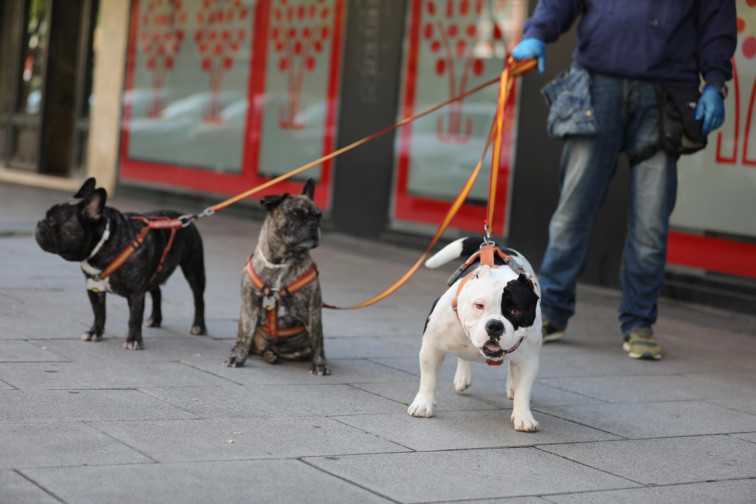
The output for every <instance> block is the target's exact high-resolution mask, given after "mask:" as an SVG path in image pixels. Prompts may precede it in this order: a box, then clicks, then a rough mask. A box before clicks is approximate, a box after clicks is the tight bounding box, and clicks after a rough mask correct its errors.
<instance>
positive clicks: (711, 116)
mask: <svg viewBox="0 0 756 504" xmlns="http://www.w3.org/2000/svg"><path fill="white" fill-rule="evenodd" d="M702 118H703V120H704V122H703V127H702V128H701V133H703V136H709V133H711V132H712V131H714V130H715V129H717V128H719V127H720V126H722V123H723V122H724V118H725V111H724V100H723V99H722V97H721V96H720V95H719V91H717V90H716V89H715V88H714V87H713V86H710V85H708V84H707V85H706V86H704V88H703V93H701V98H699V99H698V105H696V121H700V120H701V119H702Z"/></svg>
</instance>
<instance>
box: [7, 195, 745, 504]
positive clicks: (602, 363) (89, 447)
mask: <svg viewBox="0 0 756 504" xmlns="http://www.w3.org/2000/svg"><path fill="white" fill-rule="evenodd" d="M67 196H69V195H68V194H62V193H58V192H54V191H46V190H41V189H32V188H26V187H21V186H13V185H2V184H0V201H2V209H3V211H2V212H1V213H0V264H2V268H0V503H4V504H5V503H8V504H18V503H56V502H65V503H70V504H73V503H96V504H103V503H131V502H138V503H161V504H165V503H174V502H175V503H202V504H206V503H215V502H218V503H224V504H226V503H242V502H244V503H278V502H281V503H300V502H307V503H349V504H354V503H363V502H367V503H385V502H413V503H415V502H417V503H420V502H449V501H454V502H471V501H474V502H479V503H481V504H482V503H486V504H493V503H502V504H503V503H507V504H536V503H547V502H550V503H586V502H587V503H617V502H621V503H685V504H690V503H699V502H700V503H707V502H721V503H753V502H756V387H755V386H754V385H755V384H756V336H754V334H753V333H754V329H755V328H756V318H751V317H746V316H742V315H733V314H727V313H723V312H718V311H714V310H708V309H706V308H703V307H700V306H692V305H682V304H678V303H673V302H669V301H665V302H663V303H662V306H661V310H660V311H661V319H660V321H659V323H658V325H657V327H656V331H657V334H658V336H659V339H660V340H661V342H662V344H663V349H664V359H663V360H662V361H660V362H647V361H633V360H631V359H628V358H627V357H626V356H625V355H624V353H623V352H622V350H621V348H620V347H621V344H620V339H619V336H618V331H617V323H616V306H617V304H618V295H617V293H616V292H614V291H609V290H601V289H594V288H587V287H583V288H581V289H580V292H579V298H580V301H579V304H578V309H579V312H578V314H577V316H576V317H575V319H573V322H572V323H571V325H570V328H569V331H568V334H567V336H566V338H565V339H564V340H563V341H562V342H558V343H553V344H549V345H547V346H545V347H544V349H543V352H542V361H541V370H540V373H539V378H538V381H537V383H536V385H535V387H534V392H533V407H534V415H535V417H536V418H537V419H538V420H539V421H540V423H541V429H542V430H541V432H538V433H535V434H526V433H519V432H515V431H514V430H513V429H512V427H511V425H510V424H509V415H510V412H511V401H508V400H507V399H506V397H505V394H504V383H505V378H506V368H488V367H486V366H480V365H478V366H474V369H473V386H472V388H470V389H469V390H467V391H466V392H464V393H462V394H457V393H455V392H454V390H453V387H452V383H451V380H452V376H453V373H454V366H455V359H447V362H446V363H445V365H444V368H443V370H442V372H441V380H440V382H439V394H438V408H437V414H436V416H435V417H434V418H432V419H418V418H412V417H409V416H408V415H407V414H406V413H405V410H406V408H407V404H408V402H410V401H411V400H412V398H413V397H414V394H415V392H416V390H417V387H418V383H419V365H418V362H417V353H418V350H419V346H420V335H421V330H422V327H423V323H424V321H425V317H426V315H427V312H428V309H429V307H430V304H431V303H432V301H433V300H434V299H435V298H436V297H437V296H438V295H439V294H440V293H441V290H442V289H443V286H444V282H445V280H446V278H447V277H448V275H449V273H450V270H451V269H453V267H452V266H450V267H449V268H446V269H444V270H443V271H430V270H422V271H420V272H419V273H418V274H417V275H416V276H415V277H413V278H412V280H411V281H410V282H409V284H408V285H406V286H405V287H404V288H402V289H401V290H400V291H399V292H398V293H397V294H396V295H394V296H392V297H390V298H389V299H387V300H385V301H383V302H381V303H379V304H377V305H374V306H372V307H369V308H366V309H363V310H358V311H343V312H342V311H326V312H325V313H324V330H325V334H326V346H325V349H326V356H327V357H328V359H329V362H330V366H331V370H332V373H333V374H332V376H329V377H313V376H310V375H309V374H308V373H307V368H308V366H307V365H306V364H303V363H285V364H281V365H275V366H269V365H267V364H264V363H263V362H261V361H260V359H259V358H255V357H252V358H250V360H249V361H247V366H246V367H244V368H241V369H225V368H223V367H221V362H222V361H223V359H224V358H225V356H226V355H227V352H228V351H229V350H230V348H231V346H232V344H233V341H234V338H235V336H236V321H237V316H238V311H239V303H240V296H239V282H240V278H241V272H242V265H243V262H244V260H245V258H246V257H247V256H248V254H249V253H250V252H251V251H252V248H253V246H254V242H255V239H256V236H257V232H258V230H259V222H257V221H254V220H252V219H246V220H245V219H241V218H238V217H231V216H228V215H224V214H219V215H216V216H214V217H212V218H208V219H205V220H204V221H202V222H201V223H200V224H199V227H200V231H201V233H202V235H203V238H204V241H205V253H206V268H207V276H208V286H207V291H206V302H207V319H208V320H207V324H208V330H209V336H205V337H200V336H191V335H189V334H188V329H189V325H190V322H191V313H192V305H191V296H190V292H189V288H188V285H187V284H186V281H185V280H184V279H183V277H182V276H181V274H180V273H177V274H175V275H174V276H173V278H171V280H170V281H169V282H168V284H167V285H166V286H165V288H164V290H163V303H164V309H163V313H164V321H163V326H164V327H163V328H161V329H147V328H145V329H144V338H145V350H144V351H141V352H129V351H126V350H123V349H122V348H121V344H122V343H123V341H124V339H125V330H126V320H127V306H126V301H125V299H123V298H118V297H115V296H111V297H109V298H108V314H107V317H108V319H107V325H106V335H105V339H104V340H103V341H102V342H100V343H85V342H82V341H79V335H80V334H81V333H82V332H83V331H84V330H85V329H86V328H87V327H89V325H90V323H91V320H92V315H91V313H90V307H89V303H88V302H87V299H86V295H85V291H84V282H83V278H82V275H81V273H80V271H79V268H78V265H77V264H73V263H67V262H65V261H63V260H62V259H61V258H59V257H57V256H53V255H51V254H47V253H44V252H43V251H42V250H41V249H39V247H37V245H36V243H35V242H34V240H33V237H32V235H31V231H32V230H33V227H34V224H35V222H36V221H37V220H38V219H40V218H41V217H42V216H43V215H44V210H45V209H46V208H47V207H48V206H49V205H50V204H51V203H53V202H57V201H60V200H62V199H64V198H66V197H67ZM112 203H113V205H114V206H117V207H118V208H120V209H121V210H147V209H151V208H154V207H155V205H154V204H153V203H151V202H145V201H138V200H133V199H123V198H121V199H119V198H115V200H114V201H113V202H112ZM179 210H197V209H196V208H179ZM511 245H512V246H514V247H515V248H516V244H511ZM418 255H419V253H418V252H417V251H415V250H405V249H401V248H398V247H394V246H389V245H383V244H376V243H371V242H366V241H361V240H355V239H352V238H348V237H344V236H340V235H336V234H333V233H328V232H326V233H324V237H323V242H322V246H321V247H320V248H318V249H316V250H315V251H314V256H315V259H316V261H317V262H318V264H319V266H320V270H321V282H322V286H323V295H324V298H325V300H326V301H327V302H329V303H332V304H341V305H343V304H351V303H355V302H358V301H363V300H365V299H367V298H369V297H371V296H372V295H374V294H376V293H377V292H378V291H380V290H382V289H383V288H384V287H385V286H387V285H389V284H390V283H391V282H393V281H394V280H395V279H396V278H398V277H399V276H401V274H403V273H404V272H405V271H406V270H407V268H409V266H410V265H411V264H413V263H414V261H415V260H416V259H417V257H418ZM537 259H538V258H534V260H533V262H534V263H537V262H538V261H537Z"/></svg>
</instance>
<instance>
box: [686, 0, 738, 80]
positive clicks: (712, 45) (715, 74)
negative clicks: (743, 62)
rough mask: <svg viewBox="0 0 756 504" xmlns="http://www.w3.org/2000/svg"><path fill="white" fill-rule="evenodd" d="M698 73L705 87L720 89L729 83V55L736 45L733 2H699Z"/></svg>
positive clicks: (728, 0) (697, 21)
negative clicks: (727, 81) (706, 85)
mask: <svg viewBox="0 0 756 504" xmlns="http://www.w3.org/2000/svg"><path fill="white" fill-rule="evenodd" d="M696 30H697V31H698V45H697V47H696V56H697V58H698V71H699V72H700V73H701V75H702V76H703V78H704V81H705V82H706V83H707V84H714V85H715V86H722V85H723V84H724V83H725V81H726V80H730V79H732V62H731V60H732V55H733V54H735V48H736V47H737V44H738V33H737V31H738V29H737V14H736V12H735V2H734V1H733V0H699V2H698V16H697V18H696Z"/></svg>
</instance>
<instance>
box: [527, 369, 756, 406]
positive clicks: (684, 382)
mask: <svg viewBox="0 0 756 504" xmlns="http://www.w3.org/2000/svg"><path fill="white" fill-rule="evenodd" d="M539 381H540V382H541V383H545V384H547V385H551V386H553V387H556V388H559V389H564V390H567V391H571V392H575V393H578V392H579V393H581V394H585V395H588V396H591V397H595V398H597V399H600V400H602V401H605V402H610V403H646V402H668V401H687V400H692V399H710V398H716V399H729V398H742V397H743V395H744V394H748V396H749V397H750V399H751V400H753V401H755V402H756V390H753V391H751V392H747V393H744V392H742V391H739V390H738V389H737V388H733V387H730V386H726V385H719V384H716V383H712V382H704V381H700V380H691V379H690V378H689V377H686V376H678V375H671V376H653V375H652V376H637V375H636V376H602V377H591V378H542V379H541V380H539Z"/></svg>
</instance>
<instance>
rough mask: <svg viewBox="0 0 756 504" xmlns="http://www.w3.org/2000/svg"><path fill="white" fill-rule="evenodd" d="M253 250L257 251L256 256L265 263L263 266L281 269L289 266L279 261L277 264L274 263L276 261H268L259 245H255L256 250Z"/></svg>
mask: <svg viewBox="0 0 756 504" xmlns="http://www.w3.org/2000/svg"><path fill="white" fill-rule="evenodd" d="M255 252H257V254H258V256H259V257H260V260H261V261H262V262H263V264H264V265H265V267H266V268H268V269H283V268H288V267H289V263H279V264H276V263H272V262H270V261H268V258H267V257H265V254H263V251H262V249H261V248H260V247H257V250H256V251H255Z"/></svg>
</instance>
